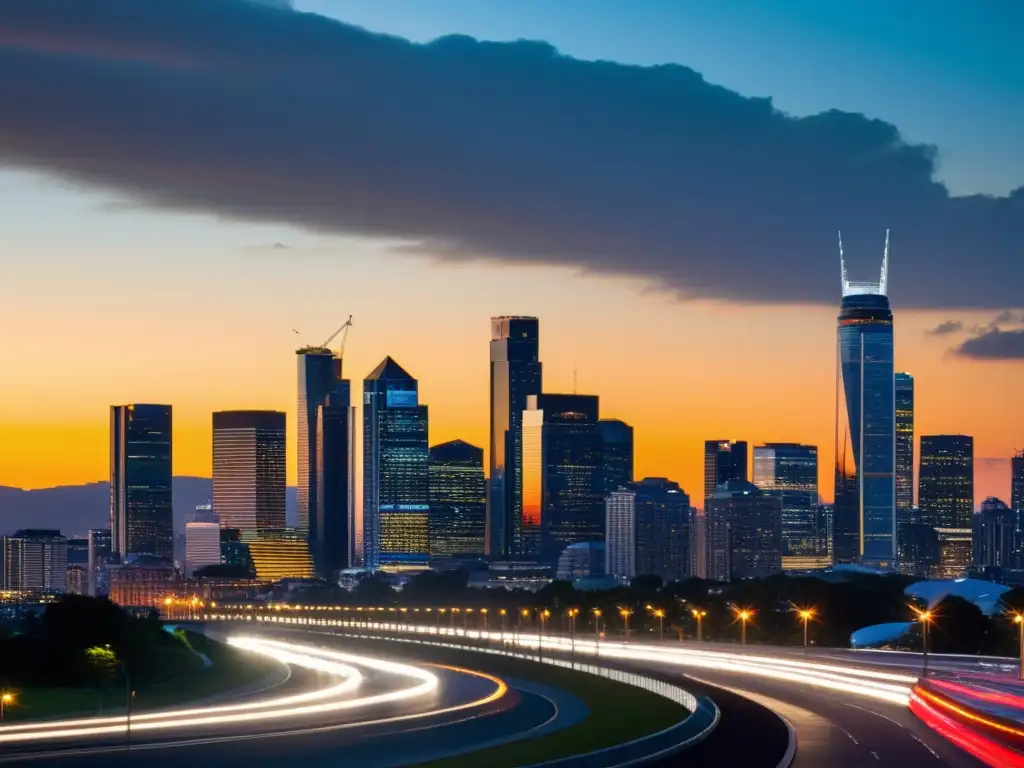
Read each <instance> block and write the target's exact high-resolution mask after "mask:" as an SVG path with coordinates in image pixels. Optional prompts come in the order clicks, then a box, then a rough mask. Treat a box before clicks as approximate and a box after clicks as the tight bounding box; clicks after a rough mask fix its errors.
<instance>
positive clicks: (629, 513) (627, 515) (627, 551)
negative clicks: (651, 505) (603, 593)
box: [604, 486, 636, 582]
mask: <svg viewBox="0 0 1024 768" xmlns="http://www.w3.org/2000/svg"><path fill="white" fill-rule="evenodd" d="M604 509H605V548H604V556H605V561H604V562H605V566H604V567H605V573H606V574H607V575H608V576H610V577H611V578H613V579H618V580H619V581H624V582H628V581H629V580H630V579H632V578H633V577H634V576H636V491H635V490H634V489H633V488H630V487H627V486H619V487H618V488H616V489H615V490H614V491H612V492H611V493H609V494H608V496H607V498H605V502H604Z"/></svg>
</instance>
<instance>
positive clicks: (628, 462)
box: [598, 419, 633, 497]
mask: <svg viewBox="0 0 1024 768" xmlns="http://www.w3.org/2000/svg"><path fill="white" fill-rule="evenodd" d="M598 424H599V425H600V427H601V443H602V446H601V476H602V478H603V481H602V485H603V489H604V495H605V497H607V496H608V494H609V493H611V492H612V491H614V490H615V489H616V488H618V487H620V486H623V485H628V484H629V483H632V482H633V427H631V426H630V425H629V424H627V423H626V422H624V421H619V420H618V419H601V420H600V421H599V422H598Z"/></svg>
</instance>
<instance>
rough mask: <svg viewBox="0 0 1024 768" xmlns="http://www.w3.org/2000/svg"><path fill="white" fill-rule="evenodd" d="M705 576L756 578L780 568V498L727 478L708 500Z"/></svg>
mask: <svg viewBox="0 0 1024 768" xmlns="http://www.w3.org/2000/svg"><path fill="white" fill-rule="evenodd" d="M707 517H708V522H707V526H708V578H709V579H714V580H715V581H735V580H738V579H758V578H764V577H766V576H771V575H772V574H775V573H779V572H780V571H781V570H782V501H781V500H780V499H778V498H775V497H772V496H768V495H766V494H765V493H764V492H763V491H762V490H761V489H760V488H758V487H757V486H756V485H753V484H752V483H748V482H744V481H742V480H730V481H729V482H727V483H722V484H721V485H719V486H718V488H716V489H715V494H714V496H712V497H711V498H710V499H708V500H707Z"/></svg>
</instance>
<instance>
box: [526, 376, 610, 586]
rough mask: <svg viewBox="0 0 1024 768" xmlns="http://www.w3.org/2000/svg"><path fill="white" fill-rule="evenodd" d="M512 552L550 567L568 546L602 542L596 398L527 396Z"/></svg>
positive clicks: (603, 520)
mask: <svg viewBox="0 0 1024 768" xmlns="http://www.w3.org/2000/svg"><path fill="white" fill-rule="evenodd" d="M522 432H523V434H522V509H523V519H522V520H521V521H520V525H519V538H518V541H517V552H518V554H519V555H520V556H521V557H523V558H525V559H537V560H539V561H540V562H541V563H543V564H544V565H549V566H552V567H553V566H554V565H555V564H556V563H557V562H558V556H559V554H561V552H562V550H563V549H565V548H566V547H568V546H569V545H570V544H577V543H580V542H584V541H597V540H600V539H602V538H604V527H605V508H604V486H603V482H604V481H603V477H602V474H601V449H602V439H601V428H600V426H599V424H598V399H597V396H596V395H556V394H542V395H530V397H528V398H527V404H526V410H525V411H524V412H523V416H522Z"/></svg>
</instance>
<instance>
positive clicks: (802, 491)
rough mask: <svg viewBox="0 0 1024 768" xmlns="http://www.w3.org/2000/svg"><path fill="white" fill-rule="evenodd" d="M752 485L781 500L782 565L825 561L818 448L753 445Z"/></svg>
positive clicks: (812, 564)
mask: <svg viewBox="0 0 1024 768" xmlns="http://www.w3.org/2000/svg"><path fill="white" fill-rule="evenodd" d="M753 479H754V485H756V486H757V487H758V488H760V489H761V490H762V491H764V492H765V493H766V494H767V495H768V496H774V497H776V498H778V499H779V500H780V501H781V502H782V541H783V552H782V567H783V568H784V569H796V570H802V569H806V568H809V567H811V568H813V567H821V566H824V565H827V564H828V531H827V530H824V529H823V527H822V525H821V522H822V521H821V515H820V514H819V513H818V448H817V446H814V445H799V444H797V443H766V444H765V445H758V446H755V447H754V478H753Z"/></svg>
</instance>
